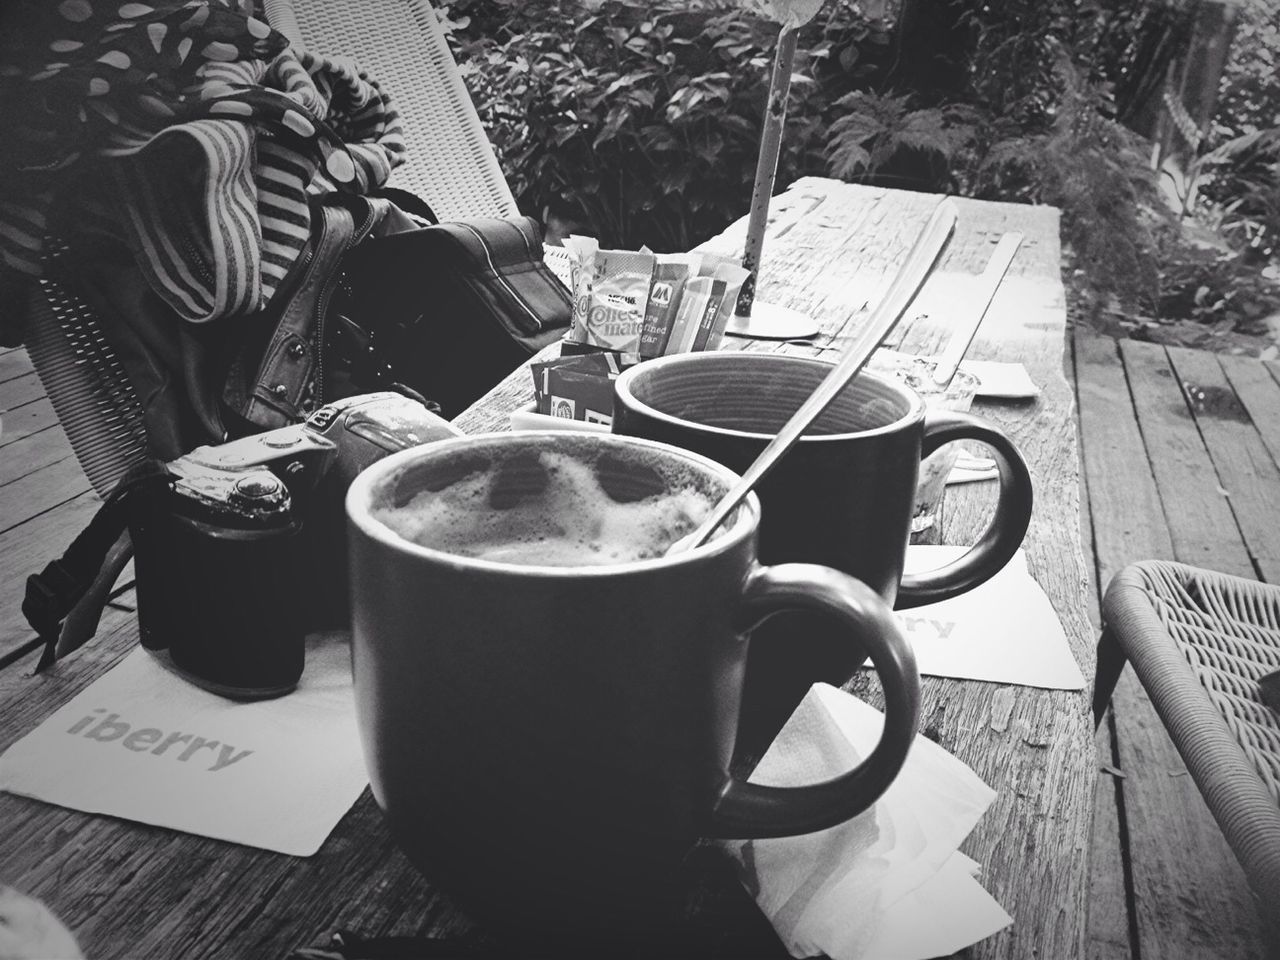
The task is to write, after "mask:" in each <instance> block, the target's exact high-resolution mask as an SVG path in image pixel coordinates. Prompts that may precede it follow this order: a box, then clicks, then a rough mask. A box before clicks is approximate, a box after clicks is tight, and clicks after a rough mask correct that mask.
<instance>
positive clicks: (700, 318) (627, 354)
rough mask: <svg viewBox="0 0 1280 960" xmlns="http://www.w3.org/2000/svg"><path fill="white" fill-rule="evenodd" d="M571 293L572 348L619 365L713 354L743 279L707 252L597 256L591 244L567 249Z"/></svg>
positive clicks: (740, 271)
mask: <svg viewBox="0 0 1280 960" xmlns="http://www.w3.org/2000/svg"><path fill="white" fill-rule="evenodd" d="M564 248H565V250H566V252H567V253H568V256H569V264H570V278H571V282H572V288H573V324H572V326H571V327H570V329H569V332H568V333H567V334H566V335H565V340H566V342H568V343H572V344H581V345H583V346H586V347H590V348H594V349H599V350H610V351H613V352H615V353H618V354H621V355H622V356H623V357H624V358H634V359H648V358H650V357H660V356H664V355H666V354H669V353H688V352H691V351H696V350H714V349H715V348H716V347H717V346H718V345H719V344H720V340H721V338H722V337H723V336H724V330H725V327H726V325H727V324H728V322H729V318H730V317H731V316H733V311H734V309H735V307H736V306H737V303H738V294H739V292H740V291H741V290H742V284H743V281H745V280H746V278H747V276H748V273H747V271H746V270H745V269H744V268H743V267H742V265H741V264H739V263H735V262H734V261H733V260H730V259H728V258H726V257H720V256H715V255H713V254H709V253H673V254H662V253H652V252H650V251H648V250H601V249H600V244H599V243H598V242H597V241H596V240H595V239H593V238H591V237H579V236H571V237H569V238H568V239H567V240H565V242H564Z"/></svg>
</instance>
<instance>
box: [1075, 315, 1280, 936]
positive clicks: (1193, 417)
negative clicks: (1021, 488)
mask: <svg viewBox="0 0 1280 960" xmlns="http://www.w3.org/2000/svg"><path fill="white" fill-rule="evenodd" d="M1072 346H1073V350H1072V351H1071V357H1070V358H1069V362H1071V361H1072V360H1073V361H1074V370H1075V380H1076V388H1077V394H1076V395H1077V400H1078V403H1079V406H1078V416H1079V427H1080V441H1081V455H1082V457H1083V459H1084V470H1083V471H1081V472H1082V475H1083V476H1084V477H1085V483H1086V485H1087V490H1086V491H1085V492H1084V493H1085V496H1084V497H1082V500H1085V501H1086V502H1087V504H1088V507H1087V510H1086V512H1085V515H1084V516H1083V518H1082V522H1083V533H1084V538H1085V543H1086V545H1088V544H1090V543H1091V544H1092V553H1093V556H1094V560H1095V567H1094V571H1093V572H1094V585H1095V587H1096V586H1097V585H1100V584H1106V583H1107V582H1109V580H1110V578H1111V576H1112V575H1113V574H1115V573H1116V572H1117V571H1118V570H1119V569H1120V568H1121V567H1123V566H1124V565H1125V564H1127V563H1130V562H1132V561H1134V560H1140V559H1145V558H1159V559H1173V560H1180V561H1183V562H1185V563H1191V564H1195V565H1197V566H1201V567H1207V568H1210V569H1214V570H1221V571H1224V572H1226V573H1232V574H1236V575H1239V576H1245V577H1252V578H1256V579H1261V580H1265V581H1267V582H1269V583H1280V469H1278V468H1277V463H1278V462H1280V366H1278V365H1276V364H1274V363H1264V362H1261V361H1258V360H1253V359H1247V358H1242V357H1229V356H1218V355H1215V354H1212V353H1205V352H1202V351H1197V350H1187V349H1181V348H1176V347H1170V348H1165V347H1161V346H1157V345H1155V344H1148V343H1138V342H1134V341H1120V342H1118V343H1117V342H1116V341H1114V340H1112V339H1110V338H1107V337H1100V336H1097V335H1094V334H1089V333H1085V332H1083V331H1080V330H1077V331H1076V334H1075V337H1074V342H1073V344H1072ZM1093 596H1094V597H1095V598H1096V597H1097V596H1098V593H1097V591H1096V590H1095V591H1094V593H1093ZM1093 614H1094V618H1095V621H1094V622H1095V625H1096V623H1097V619H1096V617H1097V608H1096V607H1095V608H1094V611H1093ZM1098 751H1099V759H1100V762H1101V763H1102V764H1103V768H1102V769H1103V770H1104V771H1105V772H1104V775H1103V776H1102V777H1100V778H1099V786H1098V792H1097V801H1096V805H1095V816H1094V842H1093V846H1092V854H1093V894H1094V895H1093V897H1092V899H1091V901H1090V918H1089V919H1090V942H1089V956H1090V958H1093V960H1121V958H1124V960H1129V958H1133V960H1137V958H1151V957H1159V958H1183V957H1186V958H1193V957H1197V958H1198V957H1212V958H1222V960H1237V958H1239V960H1245V958H1258V957H1261V956H1263V947H1262V943H1261V939H1260V934H1259V924H1258V918H1257V915H1256V913H1255V911H1254V908H1253V905H1252V902H1251V901H1250V898H1249V894H1248V889H1247V887H1246V885H1245V880H1244V876H1243V874H1242V873H1241V871H1240V868H1239V866H1238V865H1237V863H1236V861H1235V859H1234V858H1233V856H1232V854H1231V851H1230V850H1229V849H1228V848H1227V846H1226V844H1225V842H1224V841H1223V840H1222V836H1221V834H1220V833H1219V832H1218V829H1217V827H1216V825H1215V824H1214V822H1213V819H1212V817H1211V816H1210V815H1209V812H1208V810H1207V809H1206V808H1205V805H1204V803H1203V801H1201V799H1200V795H1199V793H1198V792H1197V791H1196V788H1195V785H1194V784H1193V783H1192V781H1191V778H1190V777H1189V776H1188V775H1187V771H1186V769H1185V767H1184V766H1183V764H1182V761H1181V759H1180V758H1179V756H1178V754H1177V751H1176V750H1175V749H1174V747H1173V744H1172V743H1171V742H1170V741H1169V739H1168V737H1167V736H1166V735H1165V733H1164V728H1163V727H1162V726H1161V724H1160V720H1159V718H1158V717H1157V716H1156V715H1155V712H1154V711H1153V709H1152V708H1151V705H1150V703H1149V702H1148V701H1147V699H1146V697H1145V696H1144V694H1143V692H1142V689H1141V687H1140V686H1139V685H1138V684H1137V682H1136V681H1135V680H1134V679H1133V676H1132V673H1131V671H1126V672H1125V675H1124V677H1123V678H1122V679H1121V682H1120V685H1119V687H1118V688H1117V690H1116V695H1115V697H1114V699H1113V701H1112V711H1111V714H1110V716H1109V717H1108V719H1107V722H1106V723H1104V724H1103V726H1102V728H1101V729H1100V730H1099V734H1098Z"/></svg>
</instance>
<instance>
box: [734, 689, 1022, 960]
mask: <svg viewBox="0 0 1280 960" xmlns="http://www.w3.org/2000/svg"><path fill="white" fill-rule="evenodd" d="M883 724H884V717H883V715H882V714H881V713H880V712H879V711H878V710H875V709H874V708H872V707H870V706H868V705H867V704H865V703H863V702H862V701H860V700H858V699H856V698H854V697H852V696H850V695H849V694H847V693H844V692H843V691H841V690H838V689H836V688H835V687H831V686H828V685H827V684H815V685H814V686H813V688H812V689H811V690H810V691H809V693H808V695H807V696H806V697H805V699H804V700H803V701H802V702H801V704H800V706H799V707H797V708H796V711H795V713H794V714H792V716H791V719H790V720H789V721H788V722H787V725H786V726H785V727H784V728H783V730H782V732H781V733H780V734H779V735H778V737H777V739H776V740H775V741H774V743H773V745H772V746H771V747H770V748H769V751H768V753H766V754H765V756H764V758H763V759H762V760H761V762H760V765H759V766H758V767H757V768H756V771H755V773H754V774H753V775H752V777H751V779H752V780H753V781H756V782H759V783H765V784H772V785H776V786H793V785H798V784H803V783H813V782H815V781H820V780H825V779H829V778H830V777H833V776H835V775H837V774H839V773H842V772H844V771H846V770H848V769H850V768H851V767H852V766H853V765H854V764H856V763H857V762H858V760H859V759H860V758H862V757H865V756H867V755H868V754H870V752H871V751H872V749H874V747H875V744H876V741H877V740H878V738H879V735H880V730H881V728H882V727H883ZM994 798H995V792H994V791H993V790H992V789H991V788H990V787H988V786H987V785H986V784H985V783H983V782H982V780H981V779H980V778H979V777H978V776H977V774H975V773H974V772H973V770H971V769H970V768H969V767H968V766H966V765H965V764H963V763H961V762H960V761H959V760H957V759H956V758H955V757H953V756H951V755H950V754H949V753H947V752H946V751H945V750H943V749H942V748H941V747H939V746H938V745H937V744H935V743H933V742H932V741H930V740H928V739H926V738H924V737H919V736H917V737H916V740H915V744H914V745H913V747H912V750H911V753H910V755H909V756H908V758H907V762H906V764H905V765H904V766H903V768H902V771H901V772H900V773H899V774H898V777H897V779H895V780H894V782H893V784H892V785H891V786H890V787H889V789H888V790H887V791H885V793H884V795H883V796H882V797H881V798H880V799H879V800H878V801H877V802H876V803H875V804H874V805H873V806H872V807H871V808H870V809H869V810H867V811H866V812H864V813H863V814H861V815H860V816H858V817H855V818H854V819H853V820H850V821H848V822H847V823H844V824H841V825H840V826H837V827H833V828H831V829H830V830H823V831H820V832H818V833H813V834H807V835H805V836H800V837H782V838H778V839H768V840H745V841H728V842H726V844H725V846H726V848H727V849H728V850H729V851H730V852H731V853H732V854H733V855H734V856H735V857H736V858H737V859H738V862H739V864H740V865H741V874H742V877H743V881H744V883H745V884H746V886H747V888H748V890H750V891H751V893H752V894H753V895H754V896H755V898H756V903H757V904H758V905H759V906H760V909H761V910H762V911H763V912H764V913H765V915H766V916H767V917H768V918H769V920H770V922H771V923H772V924H773V926H774V929H775V930H776V931H777V933H778V936H779V937H780V938H781V940H782V942H783V943H784V944H785V945H786V946H787V949H788V950H790V951H791V953H792V955H793V956H796V957H808V956H813V955H814V954H818V953H825V954H826V955H827V956H829V957H832V958H834V960H859V958H864V957H865V958H867V960H890V958H901V960H923V958H926V957H936V956H940V955H945V954H948V953H952V952H954V951H956V950H959V949H962V948H963V947H966V946H968V945H969V944H971V943H975V942H976V941H978V940H981V939H982V938H984V937H987V936H990V935H991V934H992V933H995V932H996V931H997V930H1000V929H1001V928H1003V927H1005V926H1007V925H1008V924H1009V923H1011V922H1012V920H1011V919H1010V917H1009V915H1008V914H1007V913H1005V911H1004V910H1003V909H1001V907H1000V906H999V904H997V903H996V902H995V900H994V899H992V898H991V896H990V895H989V894H988V893H987V892H986V891H985V890H983V889H982V886H981V885H980V884H979V883H978V881H977V880H976V879H975V878H974V876H973V874H974V872H975V869H976V864H974V863H973V861H972V860H970V859H969V858H967V857H965V856H963V855H962V854H959V853H958V852H957V848H958V847H959V845H960V844H961V843H962V842H963V840H964V839H965V837H967V836H968V835H969V833H970V831H972V830H973V827H974V825H975V824H976V823H977V822H978V819H979V818H980V817H981V816H982V814H983V813H984V812H985V811H986V809H987V807H988V806H989V805H990V804H991V801H992V800H993V799H994ZM923 917H928V918H929V923H928V924H924V923H921V918H923Z"/></svg>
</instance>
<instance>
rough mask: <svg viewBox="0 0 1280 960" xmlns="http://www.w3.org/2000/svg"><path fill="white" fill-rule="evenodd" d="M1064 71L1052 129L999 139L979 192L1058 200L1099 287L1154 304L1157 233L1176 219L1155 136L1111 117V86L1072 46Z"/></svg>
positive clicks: (1060, 68) (984, 165) (1069, 235)
mask: <svg viewBox="0 0 1280 960" xmlns="http://www.w3.org/2000/svg"><path fill="white" fill-rule="evenodd" d="M1055 74H1056V76H1057V77H1058V80H1059V88H1060V90H1061V96H1060V99H1059V101H1058V103H1057V105H1056V107H1055V109H1054V111H1053V120H1052V123H1051V124H1050V126H1049V128H1048V129H1047V130H1046V131H1045V132H1044V133H1040V134H1035V135H1032V136H1012V137H1006V138H1004V139H1001V140H999V141H998V142H996V143H995V144H994V145H993V146H992V147H991V149H990V150H989V152H988V153H987V155H986V156H985V158H984V159H983V160H982V162H981V164H980V166H979V169H978V171H977V181H978V182H977V183H976V184H975V191H974V192H975V195H976V196H979V197H986V198H1001V199H1015V200H1023V201H1026V202H1031V203H1046V204H1051V205H1053V206H1056V207H1059V208H1060V209H1061V210H1062V214H1063V216H1062V234H1063V239H1064V240H1065V241H1066V243H1067V244H1068V245H1069V246H1070V247H1071V249H1072V251H1073V254H1074V257H1075V260H1076V266H1077V268H1079V269H1081V270H1083V271H1085V275H1086V276H1087V278H1088V280H1089V283H1090V285H1091V286H1092V287H1093V288H1094V289H1095V291H1096V292H1097V293H1098V294H1099V296H1102V295H1108V294H1110V295H1115V296H1118V297H1120V298H1121V300H1127V301H1130V302H1132V303H1134V304H1136V305H1138V306H1140V307H1142V308H1143V309H1144V310H1146V311H1151V310H1153V309H1154V307H1155V304H1156V303H1157V302H1158V300H1159V295H1160V277H1159V268H1158V262H1157V235H1158V233H1159V231H1161V230H1162V229H1169V228H1170V226H1171V223H1172V218H1171V216H1170V215H1169V213H1168V212H1167V211H1166V210H1165V209H1164V208H1163V206H1162V204H1161V201H1160V199H1159V197H1158V194H1157V190H1156V182H1155V177H1154V174H1153V173H1152V171H1151V169H1150V166H1149V164H1148V162H1147V157H1146V151H1145V147H1146V144H1145V142H1144V141H1142V140H1141V139H1140V138H1138V137H1137V136H1136V135H1135V134H1133V133H1132V132H1131V131H1130V130H1128V129H1127V128H1125V127H1123V126H1122V125H1120V124H1119V123H1117V122H1116V121H1115V120H1113V119H1111V117H1110V115H1111V113H1112V105H1111V103H1110V101H1109V98H1108V95H1107V91H1106V89H1105V88H1104V87H1101V86H1099V85H1098V84H1095V83H1090V82H1088V81H1087V80H1085V79H1084V78H1082V77H1081V75H1080V72H1079V70H1078V69H1077V68H1076V67H1075V66H1074V65H1073V64H1072V63H1071V61H1070V60H1069V59H1068V58H1067V57H1066V56H1065V55H1060V56H1059V57H1058V59H1057V61H1056V64H1055Z"/></svg>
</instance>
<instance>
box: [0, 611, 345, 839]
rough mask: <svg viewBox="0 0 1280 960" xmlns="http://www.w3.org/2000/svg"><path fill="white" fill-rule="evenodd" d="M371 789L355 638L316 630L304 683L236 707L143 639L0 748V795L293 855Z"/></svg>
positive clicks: (325, 831) (323, 835)
mask: <svg viewBox="0 0 1280 960" xmlns="http://www.w3.org/2000/svg"><path fill="white" fill-rule="evenodd" d="M366 783H368V777H367V775H366V773H365V768H364V758H363V754H362V753H361V749H360V741H359V736H358V734H357V731H356V720H355V704H354V697H353V691H352V686H351V653H350V645H349V644H348V643H347V642H346V637H345V635H343V634H333V635H328V636H324V637H316V638H313V640H312V641H310V642H309V643H308V649H307V662H306V669H305V671H304V672H303V676H302V680H301V682H300V683H299V684H298V688H297V689H296V690H295V691H294V692H293V693H290V694H288V695H286V696H283V697H280V698H278V699H275V700H264V701H258V702H254V703H237V702H235V701H232V700H227V699H225V698H223V697H219V696H217V695H216V694H212V693H208V692H206V691H204V690H201V689H199V688H198V687H195V686H193V685H192V684H190V683H188V682H187V681H185V680H183V679H181V678H180V677H178V676H176V675H174V674H172V673H170V672H169V671H168V670H167V669H165V667H164V666H162V665H161V664H160V663H159V662H158V661H157V660H156V658H155V657H153V656H152V655H151V654H149V653H148V652H147V651H146V650H144V649H142V648H141V647H139V648H138V649H136V650H134V651H133V652H131V653H130V654H128V655H127V656H126V657H125V658H124V659H123V660H121V661H120V663H118V664H117V665H116V666H114V667H113V668H112V669H111V670H109V671H108V672H107V673H105V674H103V675H102V676H101V677H99V678H98V679H97V680H95V681H94V682H93V683H92V684H90V685H89V686H88V687H86V688H85V689H84V690H83V691H81V692H80V693H79V694H78V695H77V696H75V697H74V698H73V699H72V700H71V701H70V702H69V703H67V704H66V705H65V706H63V707H62V708H60V709H59V710H57V711H56V712H55V713H54V714H53V715H52V716H50V717H49V718H48V719H47V720H45V721H44V722H43V723H42V724H40V726H38V727H37V728H36V729H35V730H33V731H32V732H31V733H29V734H27V735H26V736H25V737H23V738H22V739H21V740H19V741H17V742H16V743H14V744H13V745H12V746H10V747H9V749H8V750H6V751H5V752H4V754H3V755H0V789H3V790H7V791H8V792H10V793H16V794H21V795H23V796H27V797H35V798H36V799H38V800H45V801H47V802H49V803H56V804H59V805H60V806H64V807H70V808H72V809H74V810H84V811H86V812H89V813H101V814H108V815H110V816H115V817H122V818H124V819H126V820H135V821H138V822H140V823H149V824H154V825H156V826H161V827H169V828H171V829H174V830H183V831H185V832H187V833H195V834H199V835H201V836H206V837H214V838H216V839H219V840H229V841H231V842H233V843H242V844H246V845H248V846H252V847H261V848H263V849H265V850H276V851H279V852H280V853H289V854H294V855H295V856H309V855H311V854H313V853H315V852H316V851H317V850H318V849H320V845H321V844H322V843H323V842H324V840H325V838H326V837H327V836H328V835H329V832H330V831H331V830H332V829H333V827H334V826H335V825H336V824H337V822H338V821H339V820H340V819H341V818H342V816H343V814H345V813H346V812H347V810H349V809H350V808H351V805H352V804H353V803H355V801H356V799H357V798H358V797H359V796H360V793H361V791H363V790H364V787H365V784H366Z"/></svg>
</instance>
